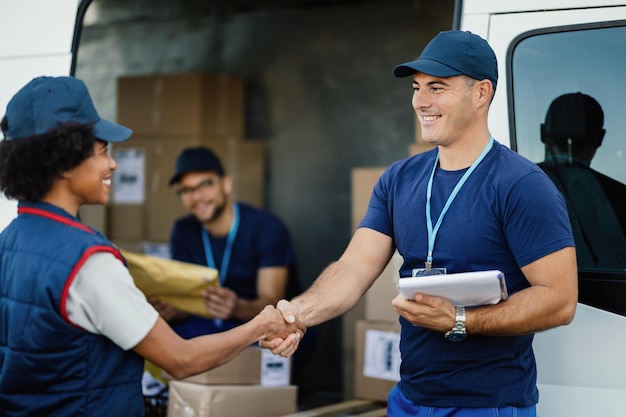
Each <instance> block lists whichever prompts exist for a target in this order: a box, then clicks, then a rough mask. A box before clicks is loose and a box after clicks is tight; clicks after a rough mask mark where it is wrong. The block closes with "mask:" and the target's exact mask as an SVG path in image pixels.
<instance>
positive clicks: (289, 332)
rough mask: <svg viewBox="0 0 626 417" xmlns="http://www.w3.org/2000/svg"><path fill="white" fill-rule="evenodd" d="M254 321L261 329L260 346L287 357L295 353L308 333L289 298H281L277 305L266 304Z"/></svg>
mask: <svg viewBox="0 0 626 417" xmlns="http://www.w3.org/2000/svg"><path fill="white" fill-rule="evenodd" d="M252 322H253V323H254V325H255V327H256V328H257V329H259V330H260V337H259V346H261V347H262V348H265V349H270V350H271V351H272V353H273V354H275V355H280V356H283V357H286V358H288V357H290V356H291V355H293V354H294V352H295V351H296V350H297V349H298V345H299V344H300V340H302V337H303V336H304V334H305V333H306V326H305V325H304V323H303V322H302V320H300V319H299V318H298V312H297V308H296V306H295V305H293V304H292V303H290V302H289V301H287V300H280V301H279V302H278V303H277V304H276V307H274V306H271V305H268V306H266V307H265V308H264V309H263V310H262V311H261V312H260V313H259V314H258V315H257V316H256V317H254V318H253V319H252Z"/></svg>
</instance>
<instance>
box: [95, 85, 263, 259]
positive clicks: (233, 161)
mask: <svg viewBox="0 0 626 417" xmlns="http://www.w3.org/2000/svg"><path fill="white" fill-rule="evenodd" d="M244 87H245V86H244V81H243V80H242V79H241V78H238V77H234V76H230V75H225V74H203V73H187V74H169V75H146V76H124V77H120V78H119V79H118V83H117V97H118V102H117V121H118V123H120V124H122V125H124V126H128V127H129V128H131V129H133V136H132V137H131V139H130V140H128V141H126V142H123V143H120V144H116V145H114V147H113V155H114V157H115V159H116V160H117V162H118V169H117V170H116V172H115V173H114V186H113V193H112V198H111V204H109V205H108V206H107V213H106V233H107V236H109V238H111V240H113V241H114V242H116V243H120V242H122V243H123V245H122V246H124V245H125V246H126V247H129V245H132V244H133V243H136V242H140V241H152V242H167V241H168V240H169V234H170V231H171V227H172V225H173V222H174V221H175V219H176V218H178V217H180V216H182V215H184V214H185V213H186V211H185V209H184V207H183V206H182V203H181V201H180V200H179V199H178V198H177V196H176V194H175V192H174V190H173V189H172V188H170V187H169V186H168V181H169V179H170V178H171V176H172V175H173V173H174V165H175V162H176V158H177V156H178V155H179V153H180V152H181V151H182V150H183V149H185V148H187V147H192V146H207V147H209V148H212V149H213V150H214V151H215V152H216V153H217V154H218V156H219V157H220V158H221V159H222V162H223V164H224V167H225V169H226V171H227V173H228V174H229V175H230V176H231V177H232V178H233V181H234V197H235V198H236V199H237V200H239V201H244V202H247V203H250V204H253V205H256V206H260V207H262V206H263V205H264V185H265V171H266V169H265V162H266V155H265V145H264V143H262V142H259V141H254V140H249V139H245V136H244V135H245V94H244Z"/></svg>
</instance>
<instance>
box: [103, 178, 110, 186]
mask: <svg viewBox="0 0 626 417" xmlns="http://www.w3.org/2000/svg"><path fill="white" fill-rule="evenodd" d="M102 184H104V185H111V178H107V179H105V180H102Z"/></svg>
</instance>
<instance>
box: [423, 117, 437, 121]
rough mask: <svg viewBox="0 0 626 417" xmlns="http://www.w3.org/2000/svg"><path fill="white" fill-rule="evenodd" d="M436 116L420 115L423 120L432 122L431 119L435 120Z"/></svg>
mask: <svg viewBox="0 0 626 417" xmlns="http://www.w3.org/2000/svg"><path fill="white" fill-rule="evenodd" d="M437 118H438V116H422V119H424V121H425V122H432V121H433V120H436V119H437Z"/></svg>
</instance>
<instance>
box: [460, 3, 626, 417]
mask: <svg viewBox="0 0 626 417" xmlns="http://www.w3.org/2000/svg"><path fill="white" fill-rule="evenodd" d="M455 6H456V9H455V13H456V15H455V20H454V21H455V25H456V27H457V28H458V29H463V30H469V31H471V32H474V33H477V34H479V35H481V36H483V37H484V38H485V39H487V40H488V41H489V43H490V44H491V46H492V47H493V49H494V50H495V53H496V55H497V58H498V64H499V82H498V88H497V91H496V94H495V97H494V100H493V103H492V106H491V112H490V120H489V124H490V128H491V132H492V134H493V135H494V137H495V138H496V139H497V140H499V141H500V142H502V143H506V144H508V145H509V146H510V147H511V148H512V149H514V150H515V151H517V152H519V153H520V154H522V155H524V156H525V157H527V158H529V159H530V160H531V161H533V162H536V163H538V164H541V165H545V166H546V169H547V170H548V171H547V172H548V173H549V175H550V176H551V178H553V180H554V181H555V183H557V186H558V187H559V189H560V190H561V191H562V192H563V194H564V196H565V198H566V201H567V203H568V209H570V219H571V220H572V227H573V229H574V230H575V238H576V244H577V252H579V259H578V264H579V304H578V308H577V312H576V316H575V318H574V321H573V322H572V323H571V324H570V325H568V326H564V327H561V328H557V329H553V330H549V331H546V332H542V333H539V334H537V335H536V337H535V342H534V348H535V354H536V357H537V366H538V385H539V405H538V408H537V411H538V415H539V416H542V417H566V416H567V417H577V416H590V415H597V416H600V415H601V416H604V417H607V416H615V417H617V416H624V415H626V411H624V405H623V399H624V398H625V397H626V379H625V378H624V375H625V374H626V357H625V356H624V352H625V351H626V318H625V317H624V316H625V315H626V261H625V259H626V241H625V237H624V232H625V231H626V191H625V190H626V186H623V184H626V104H624V101H623V97H625V96H626V78H625V77H624V70H625V69H626V54H625V53H624V51H626V2H620V1H590V0H558V1H556V0H555V1H551V2H546V1H537V0H520V1H515V0H508V1H500V0H465V1H457V3H456V4H455ZM589 97H591V99H590V98H589ZM557 98H559V100H556V99H557ZM553 102H554V104H553ZM564 102H567V105H566V106H565V108H564V109H562V110H560V112H561V113H558V108H559V106H561V104H559V103H564ZM589 103H591V104H590V105H588V104H589ZM548 109H551V110H550V112H548ZM598 109H601V110H598ZM557 114H560V116H558V117H557V116H555V115H557ZM602 119H603V120H602ZM602 121H603V125H602ZM594 123H595V124H597V123H600V124H601V125H602V126H601V127H602V128H603V129H604V133H603V134H602V135H601V136H602V137H601V138H600V140H599V141H597V142H596V146H597V148H596V147H595V146H594V147H593V152H595V154H593V152H592V154H593V158H592V159H591V162H590V165H589V166H590V167H591V168H592V169H593V170H594V171H595V172H596V173H594V175H593V178H591V180H590V181H587V177H585V176H583V175H581V174H579V172H580V171H581V169H579V167H577V164H579V165H581V166H584V165H586V164H588V161H584V160H582V159H584V158H582V157H580V155H578V154H576V146H577V145H578V144H579V143H582V142H581V141H583V140H587V139H585V137H587V136H585V135H586V134H587V133H586V132H588V130H590V129H591V128H592V125H594ZM559 129H560V131H561V132H560V133H556V130H559ZM549 131H550V132H549ZM561 134H562V135H566V136H563V138H564V139H559V140H561V141H562V145H563V147H564V149H565V153H563V154H560V153H557V152H552V150H553V148H552V144H553V143H555V140H556V139H553V137H557V136H559V135H561ZM567 135H569V136H567ZM578 136H580V137H578ZM583 136H585V137H583ZM559 158H561V159H562V160H560V161H559V160H558V159H559ZM551 170H552V171H551ZM553 171H554V172H553ZM606 177H608V178H606ZM604 181H608V182H610V183H611V184H612V186H610V187H605V186H604V185H602V184H604ZM620 183H621V184H620ZM562 187H564V188H562ZM576 231H578V232H579V235H577V234H576Z"/></svg>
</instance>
